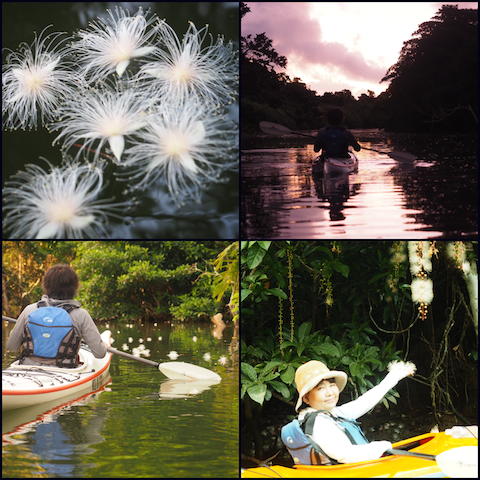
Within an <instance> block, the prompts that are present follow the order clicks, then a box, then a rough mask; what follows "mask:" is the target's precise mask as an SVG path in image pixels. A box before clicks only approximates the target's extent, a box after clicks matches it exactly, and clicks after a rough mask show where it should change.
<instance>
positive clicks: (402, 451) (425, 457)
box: [386, 448, 437, 462]
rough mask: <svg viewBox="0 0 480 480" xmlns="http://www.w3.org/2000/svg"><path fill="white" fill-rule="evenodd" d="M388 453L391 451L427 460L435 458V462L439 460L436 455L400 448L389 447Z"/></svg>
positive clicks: (393, 453)
mask: <svg viewBox="0 0 480 480" xmlns="http://www.w3.org/2000/svg"><path fill="white" fill-rule="evenodd" d="M386 453H390V454H391V455H404V456H407V457H417V458H424V459H425V460H433V461H434V462H435V461H436V460H437V457H436V456H435V455H430V454H428V453H417V452H409V451H408V450H400V449H398V448H389V449H388V450H386Z"/></svg>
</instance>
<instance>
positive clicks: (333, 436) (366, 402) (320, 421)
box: [298, 371, 403, 463]
mask: <svg viewBox="0 0 480 480" xmlns="http://www.w3.org/2000/svg"><path fill="white" fill-rule="evenodd" d="M401 378H403V375H401V374H399V373H398V372H394V371H392V372H390V373H389V374H388V375H387V376H386V377H385V378H384V379H383V380H382V382H380V383H379V384H378V385H377V386H376V387H373V388H371V389H370V390H369V391H368V392H366V393H364V394H363V395H362V396H360V397H358V398H357V399H356V400H353V401H351V402H348V403H345V404H344V405H342V406H340V407H335V408H333V409H332V411H331V414H332V415H334V416H340V417H344V418H347V419H349V420H356V419H357V418H359V417H361V416H362V415H364V414H365V413H367V412H368V411H369V410H371V409H372V408H373V407H374V406H375V405H376V404H377V403H378V402H380V401H381V400H382V398H383V397H384V396H385V395H386V394H387V393H388V391H389V390H390V389H391V388H393V387H394V386H395V385H396V384H397V383H398V382H399V380H400V379H401ZM314 411H315V409H313V408H311V407H309V408H306V409H304V410H302V411H301V412H300V413H299V416H298V420H299V421H301V420H302V419H303V418H304V417H305V415H306V414H307V413H309V412H314ZM312 437H313V440H315V442H316V443H318V445H319V446H320V448H322V450H323V451H324V452H325V453H326V454H327V455H328V456H329V457H331V458H334V459H335V460H337V461H338V462H340V463H354V462H361V461H365V460H375V459H377V458H380V457H381V456H382V455H383V453H384V452H385V450H387V449H389V448H392V444H391V442H388V441H383V440H382V441H376V442H371V443H368V444H365V445H353V444H352V443H351V442H350V440H349V438H348V437H347V435H346V434H345V433H344V432H343V431H342V430H341V429H340V428H338V427H337V425H336V423H335V421H334V420H332V419H330V418H328V417H327V416H326V415H317V417H316V419H315V424H314V426H313V434H312Z"/></svg>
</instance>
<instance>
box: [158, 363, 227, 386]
mask: <svg viewBox="0 0 480 480" xmlns="http://www.w3.org/2000/svg"><path fill="white" fill-rule="evenodd" d="M158 369H159V370H160V371H161V372H162V373H163V374H164V375H165V376H166V377H168V378H172V379H191V380H218V381H220V380H222V377H221V376H220V375H218V373H215V372H212V371H211V370H208V369H207V368H203V367H199V366H198V365H192V364H191V363H185V362H166V363H160V364H159V365H158Z"/></svg>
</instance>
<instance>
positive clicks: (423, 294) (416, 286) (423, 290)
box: [412, 278, 433, 304]
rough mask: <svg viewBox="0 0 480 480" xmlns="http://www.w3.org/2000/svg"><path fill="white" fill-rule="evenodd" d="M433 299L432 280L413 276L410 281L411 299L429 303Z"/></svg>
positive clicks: (415, 301) (416, 301)
mask: <svg viewBox="0 0 480 480" xmlns="http://www.w3.org/2000/svg"><path fill="white" fill-rule="evenodd" d="M432 300H433V282H432V280H430V279H429V278H427V279H423V278H415V279H414V280H413V281H412V301H413V302H414V303H426V304H429V303H431V302H432Z"/></svg>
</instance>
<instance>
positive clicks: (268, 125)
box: [260, 121, 417, 163]
mask: <svg viewBox="0 0 480 480" xmlns="http://www.w3.org/2000/svg"><path fill="white" fill-rule="evenodd" d="M260 130H262V132H265V133H269V134H270V135H285V134H291V135H301V136H302V137H310V138H316V135H309V134H308V133H301V132H294V131H293V130H290V129H289V128H288V127H285V126H284V125H279V124H278V123H272V122H265V121H262V122H260ZM362 148H363V149H365V150H371V151H372V152H377V153H381V154H383V155H388V156H389V157H390V158H393V159H394V160H397V161H399V162H405V163H413V162H414V161H415V160H416V159H417V157H416V156H415V155H412V154H411V153H406V152H397V151H395V150H394V151H393V152H382V151H380V150H375V149H374V148H368V147H363V146H362Z"/></svg>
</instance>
